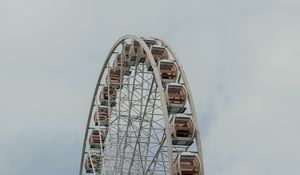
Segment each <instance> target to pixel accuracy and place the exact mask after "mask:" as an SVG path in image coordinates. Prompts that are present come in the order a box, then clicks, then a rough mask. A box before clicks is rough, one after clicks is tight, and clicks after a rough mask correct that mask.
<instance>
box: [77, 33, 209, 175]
mask: <svg viewBox="0 0 300 175" xmlns="http://www.w3.org/2000/svg"><path fill="white" fill-rule="evenodd" d="M112 60H113V61H112ZM103 77H104V78H103ZM202 167H203V162H202V151H201V143H200V134H199V129H198V125H197V116H196V112H195V109H194V105H193V102H192V96H191V94H190V92H189V88H188V84H187V80H186V77H185V75H184V72H183V69H182V67H181V66H180V63H179V60H178V58H176V55H175V54H174V52H173V51H172V50H171V48H170V47H168V45H167V44H166V43H165V42H163V41H162V40H159V39H155V38H139V37H136V36H125V37H123V38H121V39H120V40H119V41H118V42H117V43H116V44H115V45H114V46H113V48H112V50H111V51H110V53H109V54H108V57H107V59H106V61H105V64H104V66H103V68H102V71H101V74H100V76H99V80H98V83H97V86H96V89H95V93H94V96H93V100H92V104H91V109H90V113H89V117H88V123H87V127H86V133H85V140H84V144H83V151H82V160H81V167H80V175H83V174H95V175H99V174H107V175H111V174H138V175H140V174H145V175H149V174H159V175H160V174H176V175H193V174H194V175H204V172H203V168H202Z"/></svg>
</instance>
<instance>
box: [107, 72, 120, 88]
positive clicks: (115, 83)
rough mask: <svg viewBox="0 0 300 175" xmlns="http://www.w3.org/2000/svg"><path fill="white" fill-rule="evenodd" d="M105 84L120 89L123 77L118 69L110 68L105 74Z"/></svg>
mask: <svg viewBox="0 0 300 175" xmlns="http://www.w3.org/2000/svg"><path fill="white" fill-rule="evenodd" d="M106 84H109V85H110V87H113V88H116V89H120V87H121V88H122V86H123V85H122V84H123V77H122V75H121V70H120V69H110V70H109V73H108V74H107V76H106Z"/></svg>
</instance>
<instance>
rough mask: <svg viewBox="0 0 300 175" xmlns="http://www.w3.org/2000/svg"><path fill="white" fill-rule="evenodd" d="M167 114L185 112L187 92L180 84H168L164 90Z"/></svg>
mask: <svg viewBox="0 0 300 175" xmlns="http://www.w3.org/2000/svg"><path fill="white" fill-rule="evenodd" d="M165 94H166V100H167V107H168V111H169V113H183V112H184V111H185V110H186V107H185V104H186V101H187V91H186V89H185V87H184V85H182V84H178V83H169V84H167V86H166V88H165Z"/></svg>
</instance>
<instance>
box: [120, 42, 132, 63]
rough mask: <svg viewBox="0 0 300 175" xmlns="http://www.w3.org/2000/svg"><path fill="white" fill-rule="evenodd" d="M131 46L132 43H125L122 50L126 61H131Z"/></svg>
mask: <svg viewBox="0 0 300 175" xmlns="http://www.w3.org/2000/svg"><path fill="white" fill-rule="evenodd" d="M130 48H131V44H125V46H124V49H123V50H122V53H121V54H123V55H124V56H125V60H126V61H129V60H130V58H131V55H130Z"/></svg>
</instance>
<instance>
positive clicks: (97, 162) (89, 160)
mask: <svg viewBox="0 0 300 175" xmlns="http://www.w3.org/2000/svg"><path fill="white" fill-rule="evenodd" d="M85 170H86V173H94V172H95V173H98V172H100V170H101V156H100V155H97V154H92V155H91V156H89V155H87V157H86V159H85Z"/></svg>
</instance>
